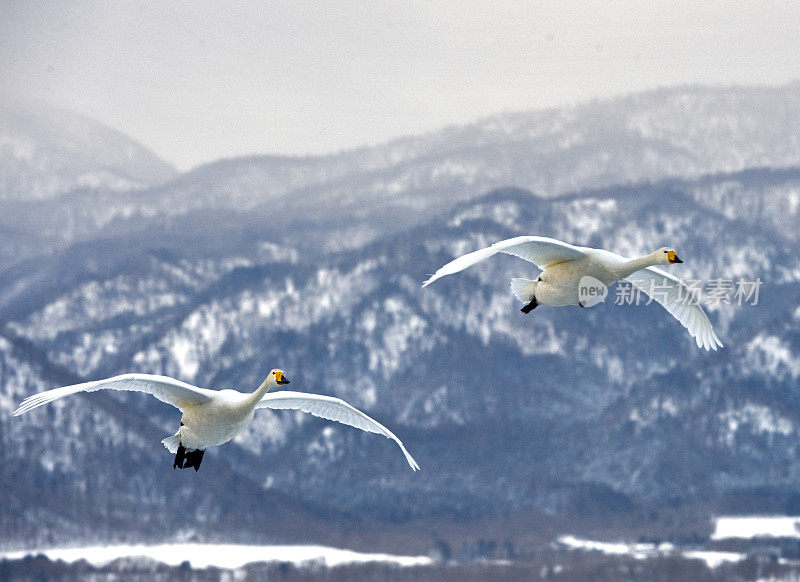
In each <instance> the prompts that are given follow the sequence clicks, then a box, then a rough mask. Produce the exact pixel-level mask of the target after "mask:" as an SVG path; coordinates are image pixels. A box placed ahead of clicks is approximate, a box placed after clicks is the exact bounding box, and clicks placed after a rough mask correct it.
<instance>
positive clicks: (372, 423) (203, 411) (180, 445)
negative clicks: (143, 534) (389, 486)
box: [13, 369, 419, 471]
mask: <svg viewBox="0 0 800 582" xmlns="http://www.w3.org/2000/svg"><path fill="white" fill-rule="evenodd" d="M288 383H289V380H288V379H287V378H286V376H285V375H284V372H283V370H277V369H276V370H272V371H271V372H270V373H269V376H267V378H266V379H265V380H264V381H263V382H262V383H261V386H259V387H258V389H257V390H256V391H255V392H253V393H252V394H246V393H242V392H238V391H236V390H207V389H205V388H198V387H196V386H192V385H191V384H186V383H185V382H181V381H180V380H175V379H174V378H169V377H167V376H153V375H150V374H123V375H121V376H114V377H113V378H106V379H105V380H97V381H94V382H84V383H83V384H74V385H72V386H65V387H63V388H55V389H53V390H47V391H46V392H41V393H39V394H34V395H32V396H28V397H27V398H26V399H25V400H23V401H22V403H21V404H20V405H19V407H18V408H17V409H16V410H15V411H14V413H13V416H19V415H20V414H24V413H25V412H28V411H29V410H33V409H34V408H37V407H39V406H42V405H43V404H47V403H48V402H52V401H53V400H58V399H59V398H64V397H65V396H70V395H72V394H77V393H78V392H94V391H96V390H129V391H133V392H146V393H148V394H152V395H153V396H155V397H156V398H158V399H159V400H161V401H162V402H166V403H167V404H171V405H172V406H174V407H175V408H177V409H178V410H180V411H181V412H182V413H183V416H182V417H181V426H180V428H179V429H178V432H176V433H175V434H174V435H173V436H171V437H167V438H165V439H164V440H163V441H161V442H162V443H164V446H165V447H166V448H167V449H168V450H169V452H170V453H175V462H174V463H173V465H172V466H173V468H175V467H178V468H179V469H187V468H189V467H194V470H195V471H197V470H198V469H199V468H200V462H201V461H202V460H203V453H204V451H205V449H206V448H208V447H214V446H217V445H221V444H223V443H227V442H228V441H229V440H231V439H232V438H233V437H235V436H236V435H237V434H239V433H240V432H241V431H242V430H244V429H245V428H246V427H247V425H249V424H250V421H251V420H253V415H254V413H255V410H256V408H276V409H291V410H302V411H303V412H308V413H311V414H313V415H314V416H319V417H321V418H325V419H328V420H335V421H337V422H341V423H343V424H347V425H350V426H354V427H356V428H360V429H361V430H365V431H367V432H374V433H376V434H382V435H383V436H385V437H386V438H390V439H392V440H393V441H394V442H396V443H397V444H398V445H399V446H400V450H402V451H403V454H404V455H405V456H406V460H407V461H408V464H409V465H411V468H412V469H413V470H414V471H416V470H418V469H419V465H417V462H416V461H415V460H414V458H413V457H412V456H411V455H410V454H409V453H408V451H407V450H406V448H405V447H404V446H403V443H402V442H400V439H398V438H397V437H396V436H395V435H394V434H393V433H392V431H390V430H389V429H388V428H386V427H385V426H383V425H382V424H381V423H379V422H378V421H376V420H373V419H372V418H370V417H369V416H367V415H366V414H364V413H363V412H361V411H360V410H357V409H356V408H353V407H352V406H350V405H349V404H348V403H347V402H345V401H344V400H340V399H339V398H333V397H331V396H322V395H320V394H307V393H304V392H288V391H282V392H272V393H269V394H268V392H269V390H270V389H272V388H274V387H275V386H278V385H283V384H288Z"/></svg>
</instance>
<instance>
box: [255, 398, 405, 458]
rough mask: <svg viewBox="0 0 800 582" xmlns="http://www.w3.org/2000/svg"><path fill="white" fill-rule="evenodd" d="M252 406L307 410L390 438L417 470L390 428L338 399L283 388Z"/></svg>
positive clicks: (315, 414) (321, 416)
mask: <svg viewBox="0 0 800 582" xmlns="http://www.w3.org/2000/svg"><path fill="white" fill-rule="evenodd" d="M256 408H274V409H288V410H302V411H303V412H308V413H309V414H313V415H314V416H319V417H320V418H325V419H327V420H335V421H336V422H341V423H342V424H348V425H350V426H353V427H355V428H360V429H361V430H365V431H367V432H374V433H375V434H382V435H383V436H385V437H386V438H388V439H392V440H393V441H394V442H396V443H397V444H398V445H399V446H400V450H402V451H403V454H404V455H405V456H406V461H408V464H409V465H411V468H412V469H414V470H415V471H417V470H419V465H417V462H416V461H415V460H414V457H412V456H411V455H410V454H409V453H408V451H407V450H406V448H405V447H404V446H403V443H402V442H400V439H399V438H397V437H396V436H395V435H394V433H393V432H392V431H390V430H389V429H388V428H386V427H385V426H383V425H382V424H381V423H380V422H378V421H377V420H374V419H372V418H370V417H369V416H367V415H366V414H364V413H363V412H361V411H360V410H358V409H357V408H354V407H352V406H350V405H349V404H348V403H347V402H345V401H344V400H341V399H339V398H334V397H333V396H323V395H321V394H308V393H306V392H291V391H288V390H285V391H280V392H270V393H268V394H266V395H265V396H264V397H263V398H262V399H261V401H260V402H259V403H258V405H256Z"/></svg>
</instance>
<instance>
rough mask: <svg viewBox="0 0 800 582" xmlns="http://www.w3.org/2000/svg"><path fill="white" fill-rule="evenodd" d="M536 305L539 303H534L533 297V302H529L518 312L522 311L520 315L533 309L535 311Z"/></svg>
mask: <svg viewBox="0 0 800 582" xmlns="http://www.w3.org/2000/svg"><path fill="white" fill-rule="evenodd" d="M538 305H539V302H538V301H536V297H534V298H533V301H531V302H530V303H528V304H527V305H526V306H525V307H523V308H522V309H520V311H522V313H530V312H531V311H533V310H534V309H536V307H537V306H538Z"/></svg>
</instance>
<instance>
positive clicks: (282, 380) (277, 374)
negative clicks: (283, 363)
mask: <svg viewBox="0 0 800 582" xmlns="http://www.w3.org/2000/svg"><path fill="white" fill-rule="evenodd" d="M268 379H269V380H272V381H273V382H275V384H278V385H281V384H288V383H289V378H287V377H286V374H284V373H283V370H279V369H278V368H275V369H274V370H272V371H271V372H270V373H269V377H268Z"/></svg>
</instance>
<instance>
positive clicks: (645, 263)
mask: <svg viewBox="0 0 800 582" xmlns="http://www.w3.org/2000/svg"><path fill="white" fill-rule="evenodd" d="M497 253H506V254H509V255H514V256H515V257H519V258H521V259H525V260H526V261H530V262H531V263H533V264H534V265H536V266H537V267H538V268H539V269H541V271H542V272H541V274H540V275H539V278H538V279H536V280H535V281H532V280H530V279H511V291H512V292H513V293H514V295H515V296H516V297H517V299H519V300H520V301H523V302H524V303H526V305H525V307H523V308H522V312H523V313H530V311H531V310H533V309H535V308H536V306H537V305H540V304H541V305H553V306H564V305H580V306H581V307H583V306H584V305H585V302H584V300H582V298H581V297H579V285H581V284H582V283H581V279H583V278H584V277H593V278H594V279H597V280H598V281H600V282H601V283H602V284H603V285H605V286H606V287H608V286H610V285H612V284H613V283H616V282H617V281H619V280H620V279H627V280H628V281H630V282H631V283H632V284H633V285H634V286H635V287H637V288H638V289H639V290H640V291H642V292H643V293H646V294H648V295H650V296H651V297H652V298H653V300H655V301H657V302H658V303H660V304H661V305H662V306H663V307H664V308H665V309H666V310H667V311H668V312H669V313H670V314H672V315H673V316H674V317H675V318H676V319H677V320H678V321H679V322H680V323H681V325H683V327H685V328H686V329H687V330H688V331H689V334H690V335H691V336H692V337H693V338H695V341H696V342H697V346H698V347H702V348H705V349H706V350H716V349H717V347H722V342H721V341H720V339H719V337H717V334H716V332H714V328H713V327H712V326H711V322H710V321H709V320H708V316H707V315H706V314H705V312H704V311H703V309H702V308H701V307H700V305H699V304H698V301H697V297H696V295H695V293H694V292H692V291H690V290H689V288H688V287H686V285H684V284H683V282H682V281H681V280H680V279H678V278H677V277H673V276H672V275H670V274H669V273H666V272H664V271H662V270H660V269H656V268H654V267H653V265H664V264H668V263H682V262H683V261H681V260H680V259H679V258H678V255H677V254H676V253H675V251H674V250H672V249H670V248H667V247H662V248H660V249H658V250H657V251H655V252H652V253H650V254H649V255H644V256H642V257H638V258H636V259H629V258H626V257H623V256H621V255H618V254H616V253H612V252H610V251H606V250H603V249H593V248H589V247H579V246H574V245H571V244H567V243H565V242H561V241H560V240H555V239H552V238H547V237H543V236H518V237H515V238H510V239H508V240H503V241H500V242H496V243H494V244H493V245H492V246H489V247H486V248H484V249H480V250H477V251H474V252H471V253H469V254H466V255H463V256H461V257H458V258H456V259H454V260H452V261H450V262H449V263H447V264H446V265H445V266H443V267H442V268H441V269H439V270H438V271H436V273H434V274H433V275H432V276H431V278H430V279H428V280H427V281H425V282H424V283H423V284H422V286H423V287H427V286H428V285H430V284H431V283H433V282H434V281H436V280H437V279H439V278H440V277H444V276H445V275H452V274H453V273H458V272H459V271H463V270H464V269H466V268H467V267H471V266H472V265H474V264H476V263H479V262H480V261H483V260H484V259H488V258H489V257H491V256H493V255H495V254H497Z"/></svg>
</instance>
